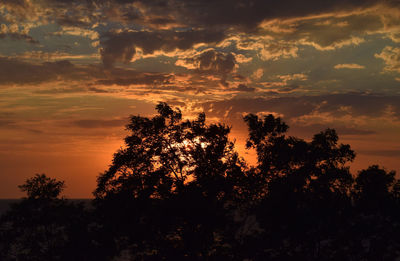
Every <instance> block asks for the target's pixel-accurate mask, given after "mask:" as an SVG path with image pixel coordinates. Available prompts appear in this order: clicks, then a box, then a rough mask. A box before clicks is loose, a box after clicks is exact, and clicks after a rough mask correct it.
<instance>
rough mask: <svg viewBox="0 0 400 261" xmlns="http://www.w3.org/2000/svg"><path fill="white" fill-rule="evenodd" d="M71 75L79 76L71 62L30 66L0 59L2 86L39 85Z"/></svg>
mask: <svg viewBox="0 0 400 261" xmlns="http://www.w3.org/2000/svg"><path fill="white" fill-rule="evenodd" d="M71 74H75V75H79V72H78V71H77V70H76V68H75V66H74V65H73V64H72V63H71V62H69V61H66V60H63V61H57V62H45V63H41V64H32V63H27V62H23V61H19V60H17V59H11V58H5V57H0V83H1V84H2V85H4V84H27V83H41V82H44V81H50V80H55V79H59V78H60V77H64V76H66V75H71Z"/></svg>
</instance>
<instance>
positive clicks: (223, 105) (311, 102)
mask: <svg viewBox="0 0 400 261" xmlns="http://www.w3.org/2000/svg"><path fill="white" fill-rule="evenodd" d="M202 106H203V108H204V110H205V111H212V114H213V116H217V117H222V116H223V115H225V114H226V112H227V111H229V117H241V115H242V113H243V112H247V113H258V112H265V111H268V112H276V113H279V114H283V115H284V117H285V119H286V120H290V119H291V118H296V117H300V116H304V115H309V114H311V113H313V112H314V113H324V112H327V113H330V114H331V115H333V116H343V115H347V114H350V115H352V116H354V117H358V116H368V117H379V116H382V115H383V114H385V113H387V112H388V110H390V113H391V114H392V115H393V116H395V117H397V118H400V96H385V95H375V94H364V93H345V94H330V95H320V96H299V97H276V98H271V99H266V98H235V99H231V100H224V101H218V102H206V103H204V104H203V105H202Z"/></svg>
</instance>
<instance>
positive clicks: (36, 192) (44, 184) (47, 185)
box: [18, 174, 65, 199]
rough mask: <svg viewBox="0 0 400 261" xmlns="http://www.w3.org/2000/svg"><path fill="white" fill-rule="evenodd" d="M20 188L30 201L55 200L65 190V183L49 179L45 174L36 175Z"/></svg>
mask: <svg viewBox="0 0 400 261" xmlns="http://www.w3.org/2000/svg"><path fill="white" fill-rule="evenodd" d="M18 187H19V188H20V190H21V191H23V192H26V193H27V196H28V198H30V199H39V198H40V199H55V198H57V197H58V196H59V195H60V193H61V192H62V190H63V189H64V188H65V182H64V181H57V180H56V179H52V178H49V177H47V176H46V175H45V174H36V175H35V176H34V177H33V178H29V179H27V180H26V182H25V184H23V185H20V186H18Z"/></svg>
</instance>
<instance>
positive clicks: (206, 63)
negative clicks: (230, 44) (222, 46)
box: [187, 50, 236, 75]
mask: <svg viewBox="0 0 400 261" xmlns="http://www.w3.org/2000/svg"><path fill="white" fill-rule="evenodd" d="M187 62H189V63H193V64H194V65H195V66H196V67H197V68H198V69H199V70H200V71H203V72H212V73H216V74H222V75H226V74H228V73H231V72H232V71H233V69H234V68H235V63H236V61H235V57H234V56H233V55H232V54H231V53H226V54H225V53H221V52H217V51H215V50H208V51H206V52H203V53H201V54H200V55H198V56H196V57H194V58H190V59H187Z"/></svg>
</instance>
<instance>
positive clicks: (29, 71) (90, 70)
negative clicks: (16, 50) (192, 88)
mask: <svg viewBox="0 0 400 261" xmlns="http://www.w3.org/2000/svg"><path fill="white" fill-rule="evenodd" d="M56 80H57V81H59V80H64V81H68V80H69V81H71V80H84V81H88V86H87V87H85V86H77V87H63V88H53V89H48V90H38V91H36V93H42V94H55V93H77V92H85V91H92V92H97V93H100V92H103V93H104V92H108V91H107V90H103V89H99V88H97V87H96V86H94V85H114V84H115V85H122V86H124V85H166V84H170V83H171V82H172V81H173V80H174V75H172V74H168V73H166V74H163V73H146V72H138V71H135V70H129V69H119V68H111V69H108V70H105V69H104V68H103V67H102V66H90V65H89V66H77V65H74V64H73V63H71V62H70V61H67V60H61V61H55V62H44V63H29V62H25V61H21V60H18V59H13V58H5V57H0V84H1V85H7V84H18V85H22V84H37V83H42V82H49V81H56Z"/></svg>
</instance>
